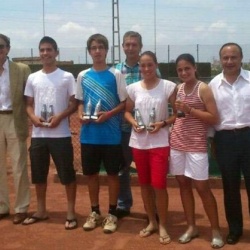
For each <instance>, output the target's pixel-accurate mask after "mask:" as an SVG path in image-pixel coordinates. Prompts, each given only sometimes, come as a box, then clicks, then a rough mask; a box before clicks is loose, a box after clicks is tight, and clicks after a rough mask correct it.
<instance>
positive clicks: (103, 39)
mask: <svg viewBox="0 0 250 250" xmlns="http://www.w3.org/2000/svg"><path fill="white" fill-rule="evenodd" d="M93 41H96V42H97V43H101V44H103V46H104V48H105V49H106V50H108V49H109V42H108V39H107V37H106V36H104V35H102V34H99V33H97V34H94V35H92V36H90V37H89V39H88V41H87V49H88V51H90V47H91V43H92V42H93Z"/></svg>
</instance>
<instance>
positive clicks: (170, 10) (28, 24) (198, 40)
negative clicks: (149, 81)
mask: <svg viewBox="0 0 250 250" xmlns="http://www.w3.org/2000/svg"><path fill="white" fill-rule="evenodd" d="M112 2H113V1H112V0H88V1H85V0H18V1H17V0H8V1H1V6H0V33H3V34H6V35H7V36H9V37H10V39H11V47H12V49H11V55H12V56H25V55H26V54H27V56H30V54H31V53H32V55H34V56H37V46H38V43H39V40H40V39H41V38H42V37H43V35H44V34H45V35H48V36H52V37H53V38H54V39H55V40H56V41H57V43H58V46H59V48H61V49H62V51H63V50H64V55H62V57H63V58H61V59H69V57H70V54H71V57H72V58H73V60H74V61H75V63H78V62H80V63H81V62H82V61H84V60H85V61H87V60H89V58H88V59H87V54H86V55H85V53H86V52H85V47H86V41H87V39H88V37H89V36H90V35H92V34H94V33H101V34H103V35H105V36H106V37H107V38H108V39H109V42H110V46H112V22H113V19H112V6H113V5H112ZM118 2H119V27H120V41H121V42H122V36H123V34H124V33H125V32H126V31H128V30H135V31H138V32H139V33H140V34H141V35H142V38H143V45H144V47H143V50H152V51H155V52H156V54H157V55H159V57H162V58H161V60H162V61H166V60H168V61H169V60H172V59H173V58H174V57H175V56H176V54H178V53H183V52H190V53H191V54H196V58H197V60H198V59H199V60H201V58H202V60H204V61H206V60H212V59H214V58H217V54H218V50H219V48H220V46H221V45H222V44H224V43H226V42H237V43H239V44H240V45H242V47H243V52H244V49H245V50H246V57H245V60H246V61H250V28H249V25H250V15H249V13H250V1H248V0H238V1H235V0H204V1H202V0H147V1H146V0H120V1H118ZM43 6H44V8H43ZM116 42H117V41H116ZM198 45H199V46H198ZM31 49H34V51H33V50H32V52H31ZM169 50H170V52H169ZM197 50H199V56H198V55H197ZM66 51H67V53H66ZM69 51H71V52H69ZM79 51H80V52H79ZM208 51H209V52H208ZM20 52H21V54H20ZM62 54H63V53H62ZM66 54H67V56H66ZM73 54H74V55H73ZM75 54H76V55H75ZM121 54H123V53H122V51H121ZM122 56H123V55H122ZM158 60H159V58H158Z"/></svg>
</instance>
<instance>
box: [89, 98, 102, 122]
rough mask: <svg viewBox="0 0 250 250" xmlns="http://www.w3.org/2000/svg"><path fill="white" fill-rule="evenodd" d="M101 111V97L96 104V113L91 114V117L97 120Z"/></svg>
mask: <svg viewBox="0 0 250 250" xmlns="http://www.w3.org/2000/svg"><path fill="white" fill-rule="evenodd" d="M100 111H101V99H100V100H99V101H98V103H97V104H96V106H95V111H94V114H93V115H91V119H93V120H97V119H98V113H99V112H100Z"/></svg>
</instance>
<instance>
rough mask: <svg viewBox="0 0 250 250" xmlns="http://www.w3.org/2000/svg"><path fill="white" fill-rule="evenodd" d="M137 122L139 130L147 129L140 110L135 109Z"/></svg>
mask: <svg viewBox="0 0 250 250" xmlns="http://www.w3.org/2000/svg"><path fill="white" fill-rule="evenodd" d="M135 120H136V122H137V125H138V128H140V129H144V128H145V125H144V122H143V120H142V116H141V113H140V111H139V109H135Z"/></svg>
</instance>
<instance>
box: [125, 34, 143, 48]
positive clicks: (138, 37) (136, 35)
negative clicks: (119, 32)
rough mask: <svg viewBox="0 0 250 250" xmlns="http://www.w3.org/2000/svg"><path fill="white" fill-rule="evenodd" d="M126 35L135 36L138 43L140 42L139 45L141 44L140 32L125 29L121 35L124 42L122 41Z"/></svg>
mask: <svg viewBox="0 0 250 250" xmlns="http://www.w3.org/2000/svg"><path fill="white" fill-rule="evenodd" d="M127 37H135V38H137V39H138V41H139V43H140V45H141V46H142V37H141V34H140V33H138V32H136V31H132V30H130V31H127V32H126V33H125V34H124V35H123V43H124V41H125V39H126V38H127Z"/></svg>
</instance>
